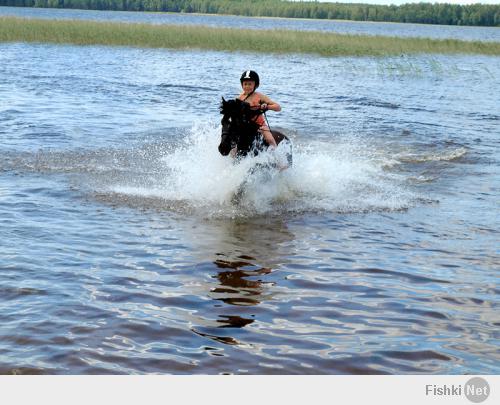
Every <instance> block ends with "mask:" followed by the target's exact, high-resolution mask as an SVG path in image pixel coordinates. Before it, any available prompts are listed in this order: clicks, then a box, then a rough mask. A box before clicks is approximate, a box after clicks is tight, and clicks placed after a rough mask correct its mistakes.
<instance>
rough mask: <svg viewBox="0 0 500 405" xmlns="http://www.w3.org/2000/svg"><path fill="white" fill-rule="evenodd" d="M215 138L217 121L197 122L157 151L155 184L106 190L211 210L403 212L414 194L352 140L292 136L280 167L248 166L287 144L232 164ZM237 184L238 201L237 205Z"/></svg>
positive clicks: (280, 156) (269, 157)
mask: <svg viewBox="0 0 500 405" xmlns="http://www.w3.org/2000/svg"><path fill="white" fill-rule="evenodd" d="M219 140H220V127H219V126H217V125H214V124H210V125H207V124H198V125H195V126H193V127H192V128H191V129H190V130H189V131H188V133H187V134H185V136H184V137H183V139H182V142H181V143H180V144H179V145H177V147H176V148H172V149H171V150H169V151H166V152H165V154H164V155H162V156H159V157H158V159H159V160H160V161H161V163H162V165H163V168H164V171H163V174H162V176H158V177H157V178H156V181H155V183H154V184H149V185H147V186H146V185H144V186H137V185H136V184H131V183H132V182H129V184H110V185H109V187H108V191H111V192H113V193H116V194H118V195H120V194H121V195H128V196H134V197H138V198H141V197H142V198H145V199H148V198H150V199H151V198H153V199H154V198H156V199H161V200H163V201H165V202H168V203H167V205H168V207H174V206H176V203H177V206H178V207H183V209H185V208H186V207H189V209H190V210H194V211H199V212H203V213H204V215H209V216H235V215H237V216H241V215H243V216H252V215H262V214H269V213H278V214H282V213H286V212H305V211H314V212H318V211H335V212H365V211H371V210H400V209H405V208H407V207H409V206H410V205H411V202H412V201H413V198H414V196H413V195H412V193H410V192H409V191H408V190H406V188H405V187H404V185H403V184H404V180H405V179H404V178H403V177H402V176H401V175H397V174H395V173H390V172H388V171H387V170H385V169H384V161H383V160H381V159H380V156H375V155H374V154H373V153H372V152H371V150H370V148H369V147H368V146H366V145H364V144H362V143H359V140H356V139H352V140H349V141H343V142H336V143H326V142H309V143H307V144H305V145H304V144H303V143H300V142H295V146H294V166H293V167H292V168H290V169H287V170H284V171H282V172H279V171H275V170H272V171H266V170H263V171H255V172H254V171H252V168H253V167H255V166H256V165H262V166H265V165H266V164H267V163H271V162H273V161H274V160H275V159H279V160H282V159H284V155H285V153H286V149H285V148H280V147H278V149H277V150H276V151H275V152H268V153H263V154H260V155H259V156H257V157H254V158H246V159H243V160H242V161H241V162H240V163H238V164H234V162H233V160H232V158H230V157H223V156H221V155H220V154H219V153H218V151H217V146H218V143H219ZM388 158H389V156H388ZM241 187H244V193H243V194H242V199H241V200H239V201H238V203H237V204H235V203H234V196H235V194H236V193H238V192H239V191H241Z"/></svg>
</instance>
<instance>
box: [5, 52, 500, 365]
mask: <svg viewBox="0 0 500 405" xmlns="http://www.w3.org/2000/svg"><path fill="white" fill-rule="evenodd" d="M263 62H264V63H263ZM499 62H500V58H498V57H482V56H474V57H471V56H432V57H429V56H419V57H412V58H319V57H311V56H303V55H300V56H297V55H290V56H266V57H265V58H264V60H263V59H262V57H260V56H257V55H253V54H239V53H226V52H208V51H207V52H199V51H172V50H151V49H148V50H141V49H130V48H110V47H96V46H88V47H77V46H59V45H35V44H0V100H1V101H0V136H1V139H2V143H1V146H0V148H1V154H2V159H1V160H0V227H1V230H2V239H1V242H0V250H1V255H0V302H1V305H0V308H1V309H0V318H1V323H0V325H1V326H0V372H2V373H42V374H82V373H84V374H107V373H126V374H131V373H132V374H133V373H139V374H141V373H162V374H164V373H174V374H219V373H237V374H346V373H347V374H349V373H370V374H371V373H373V374H385V373H390V374H409V373H411V374H443V373H446V374H448V373H449V374H465V373H472V374H498V373H499V366H498V364H499V355H498V353H499V350H498V349H499V347H498V342H499V339H498V338H499V336H498V327H499V325H500V320H499V317H498V304H499V288H498V263H499V257H500V254H499V250H498V246H499V244H498V240H499V231H498V230H499V229H500V219H499V216H498V212H499V211H498V193H499V181H498V178H499V177H498V174H499V171H498V163H499V152H498V146H499V144H498V133H499V132H500V114H499V112H498V94H499V93H500V92H499V91H498V90H500V83H499V78H500V63H499ZM256 66H257V67H259V69H258V70H259V73H260V74H261V77H262V86H261V89H262V91H263V92H265V93H267V94H269V95H270V96H271V97H272V98H273V99H275V100H277V101H279V102H280V103H281V105H282V107H283V111H282V112H281V113H279V114H278V113H269V114H268V118H269V121H270V125H271V127H276V128H281V129H282V130H284V131H285V132H286V133H287V134H288V135H289V136H290V137H291V138H292V140H293V142H294V153H295V155H294V161H295V165H294V167H293V168H292V169H291V170H289V171H286V172H283V173H281V174H276V175H274V176H273V177H272V178H271V179H267V180H266V181H265V182H262V181H261V180H259V178H252V179H250V180H251V181H250V182H249V186H248V188H247V191H246V194H245V197H244V199H243V201H242V202H241V204H240V205H239V206H235V205H234V204H232V203H231V196H232V195H233V193H234V192H235V190H236V189H237V187H238V186H239V184H240V183H241V181H242V179H244V178H245V175H246V173H247V170H248V168H249V167H250V166H251V165H252V161H246V162H243V163H242V164H241V165H238V166H235V165H233V164H232V163H231V161H230V159H229V158H224V157H222V156H220V155H218V152H217V144H218V140H219V137H220V126H219V120H220V116H219V113H218V103H219V100H220V97H221V96H222V95H224V96H226V97H230V96H232V95H235V94H236V93H237V92H238V90H239V89H238V86H239V83H238V78H239V76H240V74H241V71H243V70H244V69H248V68H249V67H250V68H251V67H256ZM268 158H272V156H266V155H264V156H262V157H261V159H268Z"/></svg>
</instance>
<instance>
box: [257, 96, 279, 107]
mask: <svg viewBox="0 0 500 405" xmlns="http://www.w3.org/2000/svg"><path fill="white" fill-rule="evenodd" d="M260 105H261V107H263V108H262V109H263V110H266V109H267V110H273V111H281V106H280V105H279V104H278V103H276V102H275V101H273V100H271V99H270V98H269V97H267V96H266V95H264V94H261V97H260Z"/></svg>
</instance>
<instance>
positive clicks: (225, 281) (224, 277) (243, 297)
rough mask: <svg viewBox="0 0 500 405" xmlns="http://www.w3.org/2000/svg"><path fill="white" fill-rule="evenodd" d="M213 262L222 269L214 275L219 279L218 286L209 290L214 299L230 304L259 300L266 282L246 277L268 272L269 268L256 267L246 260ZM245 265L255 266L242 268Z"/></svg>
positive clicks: (256, 302)
mask: <svg viewBox="0 0 500 405" xmlns="http://www.w3.org/2000/svg"><path fill="white" fill-rule="evenodd" d="M214 264H215V265H216V266H217V267H218V268H220V269H224V271H220V272H219V273H218V274H217V275H216V276H215V277H217V278H218V279H219V281H220V286H219V287H216V288H214V289H212V291H211V292H212V293H214V295H215V296H214V299H216V300H219V301H223V302H225V303H226V304H230V305H258V304H259V303H260V302H261V300H262V295H263V291H264V287H265V284H266V283H264V282H263V281H261V280H248V279H246V277H255V276H260V275H264V274H269V273H271V269H270V268H267V267H260V268H258V267H257V266H254V265H253V264H252V263H250V262H247V261H228V260H222V259H218V260H216V261H214ZM245 267H254V268H255V267H257V268H255V269H244V268H245ZM242 268H243V269H242Z"/></svg>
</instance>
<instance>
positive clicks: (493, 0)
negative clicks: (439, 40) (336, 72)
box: [319, 0, 500, 5]
mask: <svg viewBox="0 0 500 405" xmlns="http://www.w3.org/2000/svg"><path fill="white" fill-rule="evenodd" d="M319 1H321V2H322V3H335V2H338V3H365V4H396V5H400V4H405V3H420V2H421V1H417V0H319ZM423 2H425V3H450V4H478V3H482V4H500V0H425V1H423Z"/></svg>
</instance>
